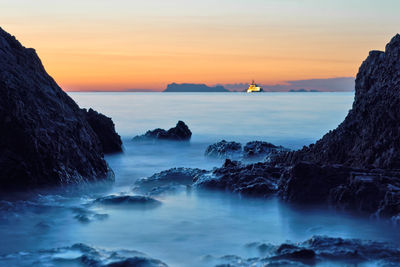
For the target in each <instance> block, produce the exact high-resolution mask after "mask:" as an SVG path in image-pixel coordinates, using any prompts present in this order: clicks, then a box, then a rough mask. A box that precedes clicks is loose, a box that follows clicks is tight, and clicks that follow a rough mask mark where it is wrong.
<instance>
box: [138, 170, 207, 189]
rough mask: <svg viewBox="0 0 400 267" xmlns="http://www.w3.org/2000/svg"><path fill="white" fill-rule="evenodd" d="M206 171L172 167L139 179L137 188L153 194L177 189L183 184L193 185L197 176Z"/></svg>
mask: <svg viewBox="0 0 400 267" xmlns="http://www.w3.org/2000/svg"><path fill="white" fill-rule="evenodd" d="M206 172H207V171H206V170H202V169H196V168H172V169H169V170H165V171H162V172H159V173H156V174H153V175H152V176H150V177H146V178H142V179H139V180H137V181H136V182H135V190H137V191H140V192H144V193H149V194H153V195H154V194H160V193H165V192H167V191H175V190H177V189H179V188H182V187H181V186H190V185H192V183H193V179H194V178H195V177H196V176H199V175H202V174H204V173H206Z"/></svg>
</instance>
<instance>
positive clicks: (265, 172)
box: [166, 35, 400, 223]
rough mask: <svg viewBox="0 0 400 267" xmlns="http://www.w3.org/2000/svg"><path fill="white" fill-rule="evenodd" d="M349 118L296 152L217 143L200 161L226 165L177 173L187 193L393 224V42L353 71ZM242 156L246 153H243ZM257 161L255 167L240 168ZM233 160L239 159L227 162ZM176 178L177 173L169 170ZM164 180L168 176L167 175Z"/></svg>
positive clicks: (399, 69) (397, 43) (399, 119)
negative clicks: (210, 192)
mask: <svg viewBox="0 0 400 267" xmlns="http://www.w3.org/2000/svg"><path fill="white" fill-rule="evenodd" d="M355 89H356V94H355V100H354V103H353V108H352V110H350V111H349V114H348V115H347V117H346V119H345V120H344V121H343V122H342V123H341V124H340V125H339V126H338V127H337V129H335V130H333V131H330V132H329V133H327V134H326V135H325V136H324V137H323V138H322V139H321V140H319V141H317V142H316V143H315V144H311V145H310V146H308V147H304V148H303V149H301V150H298V151H289V150H287V149H284V148H282V147H277V146H274V145H273V144H270V143H266V142H249V143H248V144H246V146H245V147H244V149H242V146H241V144H239V143H236V142H227V141H225V140H222V141H221V142H218V143H216V144H213V145H210V146H209V147H208V148H207V149H206V152H205V155H206V156H211V157H217V158H226V161H225V163H224V164H223V165H222V166H221V167H220V168H216V169H214V170H212V171H204V170H203V171H202V172H201V173H198V172H194V171H193V170H188V169H181V173H180V174H179V175H180V176H186V177H187V176H190V175H191V177H192V186H194V187H198V188H209V189H219V190H226V191H231V192H235V193H240V194H243V195H253V196H261V197H269V196H272V195H277V196H279V197H280V198H281V199H283V200H285V201H287V202H293V203H303V204H315V203H317V204H326V205H330V206H334V207H337V208H340V209H346V210H351V211H355V212H359V213H362V214H367V215H369V216H371V217H374V218H379V219H385V220H386V219H389V220H391V221H393V222H394V223H398V222H399V221H400V150H399V147H400V143H399V142H400V141H399V140H400V139H399V136H400V110H399V109H400V35H396V36H395V37H393V39H392V40H391V41H390V43H389V44H387V46H386V51H385V52H381V51H372V52H371V53H370V54H369V56H368V58H367V59H366V60H365V61H364V62H363V64H362V65H361V67H360V70H359V73H358V74H357V79H356V88H355ZM246 148H247V149H246ZM250 156H262V157H263V158H264V159H263V161H261V162H258V163H250V164H249V163H246V162H245V161H244V160H245V159H246V158H249V157H250ZM232 158H236V159H240V160H242V161H243V162H240V161H233V160H231V159H232ZM175 171H176V170H175ZM166 172H168V171H166Z"/></svg>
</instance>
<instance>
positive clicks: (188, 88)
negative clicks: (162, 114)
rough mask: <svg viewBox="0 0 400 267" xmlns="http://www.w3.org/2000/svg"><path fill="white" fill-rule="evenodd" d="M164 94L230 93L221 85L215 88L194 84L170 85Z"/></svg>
mask: <svg viewBox="0 0 400 267" xmlns="http://www.w3.org/2000/svg"><path fill="white" fill-rule="evenodd" d="M164 92H181V93H182V92H203V93H213V92H230V91H229V90H227V89H225V88H224V87H223V86H221V85H217V86H215V87H209V86H207V85H205V84H194V83H182V84H177V83H171V84H168V86H167V89H165V90H164Z"/></svg>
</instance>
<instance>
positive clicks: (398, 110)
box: [288, 35, 400, 169]
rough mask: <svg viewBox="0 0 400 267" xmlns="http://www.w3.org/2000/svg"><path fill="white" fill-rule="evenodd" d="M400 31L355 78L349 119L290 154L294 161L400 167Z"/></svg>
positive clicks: (361, 68)
mask: <svg viewBox="0 0 400 267" xmlns="http://www.w3.org/2000/svg"><path fill="white" fill-rule="evenodd" d="M399 137H400V35H396V36H395V37H393V39H392V40H391V41H390V43H389V44H387V45H386V49H385V52H381V51H372V52H370V54H369V56H368V58H367V59H366V60H365V61H364V62H363V64H362V65H361V67H360V69H359V72H358V74H357V78H356V85H355V99H354V103H353V108H352V110H350V111H349V114H348V115H347V117H346V119H345V120H344V121H343V122H342V123H341V124H340V125H339V126H338V127H337V128H336V129H335V130H333V131H330V132H329V133H327V134H326V135H325V136H324V137H323V138H322V139H321V140H319V141H318V142H316V144H313V145H310V146H309V147H305V148H303V149H302V150H300V151H297V152H294V153H292V154H291V155H290V156H289V158H288V159H289V161H290V162H298V161H302V160H305V161H311V162H315V163H318V164H344V165H348V166H352V167H361V168H383V169H400V150H399V149H397V148H399V147H400V138H399Z"/></svg>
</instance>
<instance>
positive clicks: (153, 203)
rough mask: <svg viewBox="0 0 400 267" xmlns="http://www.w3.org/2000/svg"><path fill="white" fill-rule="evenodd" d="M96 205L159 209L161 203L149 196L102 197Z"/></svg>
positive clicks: (96, 201) (97, 200)
mask: <svg viewBox="0 0 400 267" xmlns="http://www.w3.org/2000/svg"><path fill="white" fill-rule="evenodd" d="M94 203H97V204H102V205H129V206H140V207H157V206H159V205H161V202H160V201H158V200H156V199H154V198H151V197H148V196H128V195H120V196H118V195H109V196H105V197H100V198H98V199H96V200H95V201H94Z"/></svg>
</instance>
